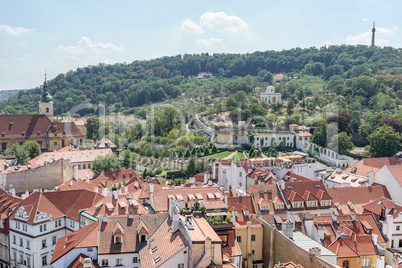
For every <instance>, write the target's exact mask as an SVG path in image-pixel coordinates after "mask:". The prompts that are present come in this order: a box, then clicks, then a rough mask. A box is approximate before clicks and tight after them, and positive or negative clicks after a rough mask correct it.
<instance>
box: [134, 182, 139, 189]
mask: <svg viewBox="0 0 402 268" xmlns="http://www.w3.org/2000/svg"><path fill="white" fill-rule="evenodd" d="M134 186H135V188H137V189H138V181H134Z"/></svg>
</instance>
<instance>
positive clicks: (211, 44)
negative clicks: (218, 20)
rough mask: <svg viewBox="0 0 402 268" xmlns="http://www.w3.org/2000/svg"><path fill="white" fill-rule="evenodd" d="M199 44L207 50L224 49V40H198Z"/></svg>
mask: <svg viewBox="0 0 402 268" xmlns="http://www.w3.org/2000/svg"><path fill="white" fill-rule="evenodd" d="M196 42H197V44H199V45H201V46H204V47H207V48H222V47H224V45H223V41H222V39H218V38H209V39H197V41H196Z"/></svg>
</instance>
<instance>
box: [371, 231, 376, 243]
mask: <svg viewBox="0 0 402 268" xmlns="http://www.w3.org/2000/svg"><path fill="white" fill-rule="evenodd" d="M371 241H373V244H374V245H377V234H375V233H372V234H371Z"/></svg>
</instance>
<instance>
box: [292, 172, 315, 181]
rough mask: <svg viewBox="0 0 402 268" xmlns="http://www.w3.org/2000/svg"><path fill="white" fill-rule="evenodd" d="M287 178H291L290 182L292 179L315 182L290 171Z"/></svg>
mask: <svg viewBox="0 0 402 268" xmlns="http://www.w3.org/2000/svg"><path fill="white" fill-rule="evenodd" d="M285 176H289V181H291V180H292V178H294V179H295V181H314V180H312V179H309V178H307V177H304V176H302V175H298V174H295V173H293V172H290V171H288V172H287V173H286V175H285Z"/></svg>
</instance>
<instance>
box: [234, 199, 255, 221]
mask: <svg viewBox="0 0 402 268" xmlns="http://www.w3.org/2000/svg"><path fill="white" fill-rule="evenodd" d="M227 200H228V211H237V217H236V221H237V222H239V223H242V222H243V223H246V222H247V221H249V220H250V217H251V215H252V214H255V213H256V211H255V208H254V203H253V198H252V197H251V196H238V197H228V199H227ZM244 208H246V209H247V211H248V212H249V216H248V217H246V216H244V213H243V212H242V210H244Z"/></svg>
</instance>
